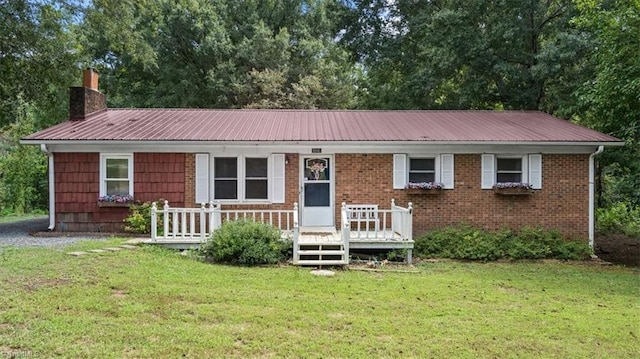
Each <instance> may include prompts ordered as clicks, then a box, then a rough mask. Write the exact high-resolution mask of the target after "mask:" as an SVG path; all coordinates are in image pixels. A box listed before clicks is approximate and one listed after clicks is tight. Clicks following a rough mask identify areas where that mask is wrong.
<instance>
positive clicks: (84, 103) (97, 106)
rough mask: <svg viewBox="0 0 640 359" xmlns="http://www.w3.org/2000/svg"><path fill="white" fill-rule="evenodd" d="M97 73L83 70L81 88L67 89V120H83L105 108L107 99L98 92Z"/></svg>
mask: <svg viewBox="0 0 640 359" xmlns="http://www.w3.org/2000/svg"><path fill="white" fill-rule="evenodd" d="M98 78H99V75H98V72H97V71H96V70H94V69H92V68H87V69H85V70H84V73H83V76H82V87H71V88H70V89H69V119H70V120H71V121H80V120H84V119H85V118H86V117H87V116H89V115H90V114H92V113H94V112H98V111H100V110H104V109H106V108H107V97H106V96H105V95H104V94H102V93H101V92H100V91H98Z"/></svg>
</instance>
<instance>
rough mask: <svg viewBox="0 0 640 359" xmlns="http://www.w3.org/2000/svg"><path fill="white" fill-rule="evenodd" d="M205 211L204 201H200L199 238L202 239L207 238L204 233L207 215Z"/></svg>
mask: <svg viewBox="0 0 640 359" xmlns="http://www.w3.org/2000/svg"><path fill="white" fill-rule="evenodd" d="M205 211H206V208H205V204H204V202H202V203H200V238H202V239H206V238H207V234H206V233H205V232H206V228H207V216H206V214H205Z"/></svg>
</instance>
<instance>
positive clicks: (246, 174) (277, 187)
mask: <svg viewBox="0 0 640 359" xmlns="http://www.w3.org/2000/svg"><path fill="white" fill-rule="evenodd" d="M210 161H211V162H210ZM284 161H285V156H284V155H283V154H273V155H271V156H269V157H245V156H237V157H215V156H210V155H209V154H206V153H202V154H196V171H195V174H196V176H195V177H196V188H195V190H196V202H197V203H201V202H208V201H209V200H235V201H239V202H243V201H268V200H271V201H272V202H274V203H282V202H284ZM209 168H211V171H209ZM211 191H212V192H213V193H211V195H209V194H210V192H211Z"/></svg>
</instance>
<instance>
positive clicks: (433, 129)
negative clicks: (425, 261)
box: [24, 109, 620, 143]
mask: <svg viewBox="0 0 640 359" xmlns="http://www.w3.org/2000/svg"><path fill="white" fill-rule="evenodd" d="M24 140H26V141H27V142H28V143H29V142H36V143H37V142H40V141H54V142H64V141H92V140H97V141H102V140H107V141H113V140H115V141H231V142H234V141H243V142H244V141H276V142H290V141H296V142H297V141H331V142H341V141H374V142H375V141H409V142H411V141H419V142H619V141H620V140H618V139H616V138H614V137H612V136H609V135H605V134H602V133H600V132H597V131H594V130H591V129H588V128H585V127H582V126H578V125H575V124H573V123H571V122H568V121H565V120H561V119H559V118H556V117H553V116H551V115H548V114H545V113H543V112H537V111H336V110H212V109H107V110H103V111H101V112H98V113H95V114H92V115H90V116H89V117H87V118H86V119H85V120H83V121H66V122H64V123H61V124H58V125H56V126H53V127H50V128H48V129H45V130H42V131H40V132H37V133H35V134H32V135H30V136H28V137H26V138H24Z"/></svg>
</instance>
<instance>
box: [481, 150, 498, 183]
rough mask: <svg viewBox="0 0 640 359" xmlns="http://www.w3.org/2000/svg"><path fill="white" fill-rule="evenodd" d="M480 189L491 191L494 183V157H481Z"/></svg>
mask: <svg viewBox="0 0 640 359" xmlns="http://www.w3.org/2000/svg"><path fill="white" fill-rule="evenodd" d="M481 162H482V163H481V164H482V186H481V188H482V189H491V188H493V185H494V184H495V181H496V171H495V169H494V167H495V156H494V155H486V154H485V155H482V161H481Z"/></svg>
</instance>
